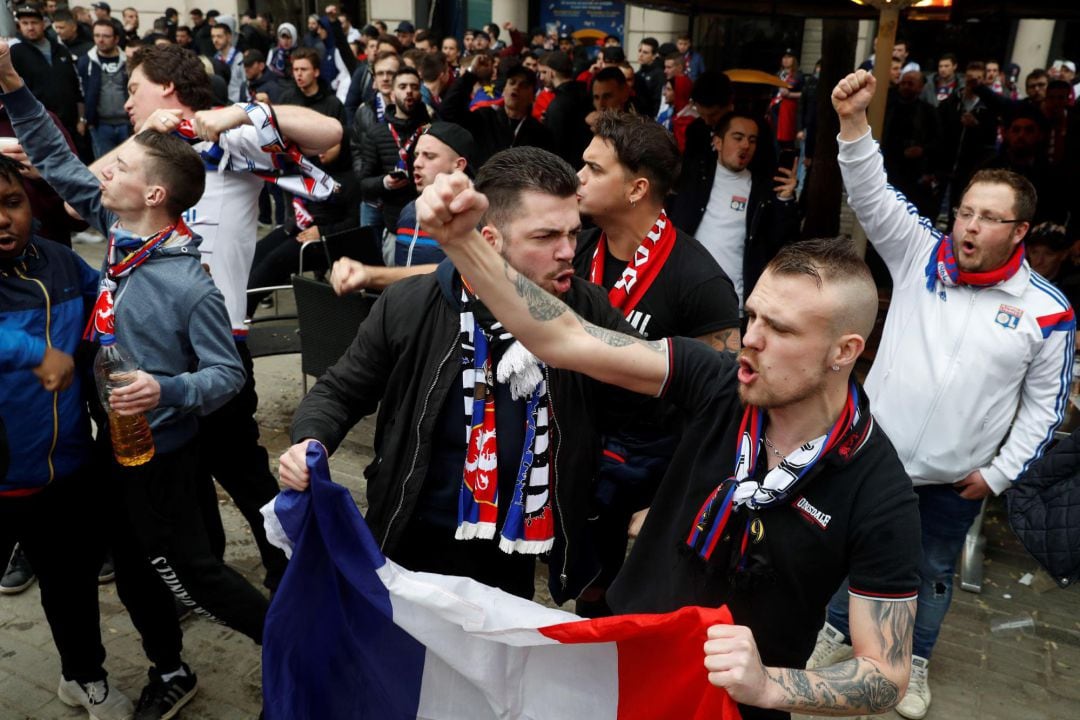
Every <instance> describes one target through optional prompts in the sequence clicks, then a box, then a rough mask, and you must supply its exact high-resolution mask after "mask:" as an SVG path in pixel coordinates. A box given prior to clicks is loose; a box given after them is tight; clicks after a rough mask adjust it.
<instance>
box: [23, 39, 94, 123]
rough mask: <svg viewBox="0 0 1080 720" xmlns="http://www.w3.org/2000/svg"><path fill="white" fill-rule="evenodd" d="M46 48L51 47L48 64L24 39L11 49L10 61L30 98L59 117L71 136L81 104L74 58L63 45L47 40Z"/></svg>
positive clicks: (77, 119) (39, 52)
mask: <svg viewBox="0 0 1080 720" xmlns="http://www.w3.org/2000/svg"><path fill="white" fill-rule="evenodd" d="M49 45H50V46H51V47H52V65H50V64H49V62H48V61H47V60H46V59H45V56H44V55H43V54H42V53H41V51H40V50H38V49H37V48H36V47H34V46H33V45H32V44H30V43H29V42H27V41H25V40H23V41H22V42H20V43H18V44H16V45H12V46H11V62H12V64H13V65H14V66H15V71H16V72H18V73H19V75H20V76H21V77H22V79H23V82H24V83H26V87H27V88H29V89H30V92H32V93H33V94H34V97H36V98H37V99H38V100H40V101H41V104H42V105H44V106H45V109H46V110H48V111H50V112H52V113H55V114H56V116H57V117H58V118H60V123H61V124H62V125H63V126H64V127H65V128H66V129H67V131H68V132H70V133H72V134H75V126H76V125H77V124H78V122H79V103H80V102H82V90H80V88H79V76H78V74H77V73H76V72H75V59H74V58H73V57H72V56H71V52H70V51H68V49H67V48H66V47H64V46H63V45H61V44H59V43H56V42H51V41H50V42H49Z"/></svg>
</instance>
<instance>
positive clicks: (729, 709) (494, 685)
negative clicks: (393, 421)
mask: <svg viewBox="0 0 1080 720" xmlns="http://www.w3.org/2000/svg"><path fill="white" fill-rule="evenodd" d="M307 462H308V468H309V469H310V471H311V490H310V492H305V493H296V492H293V491H291V490H287V491H284V492H283V493H282V494H281V495H279V496H278V497H277V498H276V499H275V500H274V501H273V502H272V503H270V504H268V505H267V506H266V507H265V508H264V509H263V514H264V515H265V516H266V519H267V529H268V531H269V532H270V534H271V536H272V537H275V536H276V537H277V541H278V542H282V543H283V544H287V543H291V544H292V549H293V554H292V560H291V562H290V563H289V568H288V571H287V572H286V573H285V577H284V579H283V581H282V583H281V587H280V588H279V589H278V592H277V594H276V595H275V597H274V601H273V603H272V604H271V606H270V612H269V614H268V615H267V618H266V629H265V633H264V640H263V695H264V701H265V702H264V708H265V715H266V718H267V719H268V720H277V719H280V720H306V719H311V720H337V719H338V718H342V719H344V718H349V719H352V718H357V719H359V718H371V719H374V720H398V719H404V718H432V719H434V718H438V719H440V720H458V719H460V720H487V719H488V718H490V719H492V720H494V719H496V718H498V719H500V720H504V719H505V720H518V719H529V720H540V719H543V718H550V719H551V720H556V719H557V720H566V719H568V718H585V719H586V720H608V719H610V720H644V719H645V718H679V719H680V720H683V719H686V720H691V719H698V718H700V719H702V720H704V719H705V718H710V719H711V720H729V719H732V718H734V719H737V718H738V717H739V713H738V709H737V706H736V704H735V702H734V701H733V700H732V699H731V698H730V697H729V696H728V695H727V693H726V692H724V691H723V690H720V689H718V688H715V687H713V686H712V685H710V684H709V683H708V680H707V676H706V671H705V669H704V667H703V664H702V663H703V657H704V653H703V649H702V645H703V644H704V642H705V633H706V629H707V628H708V627H709V626H710V625H714V624H718V623H730V622H731V616H730V614H729V613H728V610H727V608H720V609H706V608H699V607H693V608H684V609H682V610H680V611H678V612H675V613H670V614H667V615H624V616H621V617H613V618H602V619H598V620H582V619H580V618H578V617H577V616H576V615H572V614H570V613H567V612H563V611H561V610H556V609H552V608H547V607H544V606H542V605H538V604H536V603H533V602H529V601H527V600H522V599H521V598H518V597H515V596H513V595H509V594H507V593H505V592H502V591H501V590H497V589H495V588H491V587H488V586H486V585H482V584H480V583H478V582H476V581H474V580H471V579H468V578H461V577H451V576H447V575H436V574H431V573H419V572H412V571H409V570H405V569H404V568H402V567H400V566H399V565H396V564H395V563H394V562H392V561H390V560H388V559H387V558H386V557H384V556H383V555H382V553H381V552H380V551H379V548H378V545H377V543H376V542H375V539H374V537H373V536H372V534H371V532H370V531H369V530H368V528H367V525H365V524H364V520H363V518H362V517H361V515H360V512H359V510H358V509H357V507H356V504H355V502H354V501H353V499H352V497H351V496H350V494H349V492H348V490H346V489H345V488H344V487H341V486H339V485H336V484H334V483H333V482H332V481H331V480H330V472H329V467H328V465H327V461H326V455H325V453H324V451H323V449H322V448H321V446H319V445H318V443H311V444H310V445H309V447H308V451H307ZM282 533H283V534H284V536H285V537H287V540H283V538H282V537H281V534H282ZM468 542H483V541H480V540H476V541H468Z"/></svg>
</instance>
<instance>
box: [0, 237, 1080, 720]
mask: <svg viewBox="0 0 1080 720" xmlns="http://www.w3.org/2000/svg"><path fill="white" fill-rule="evenodd" d="M99 247H100V246H92V247H91V248H89V249H87V248H86V247H85V246H84V247H83V248H81V249H82V250H84V254H85V255H87V256H88V259H90V260H91V262H95V260H93V259H92V258H93V257H94V255H95V251H97V248H99ZM97 257H98V258H100V252H97ZM255 367H256V370H255V372H256V378H257V383H258V389H259V395H260V409H259V415H258V417H259V421H260V426H261V427H262V431H263V442H264V444H265V445H266V447H267V448H268V449H269V450H270V454H271V458H272V463H274V464H275V465H276V459H277V456H278V455H279V454H280V452H281V451H282V450H283V449H284V448H285V447H286V446H287V443H288V437H287V431H288V424H289V419H290V417H291V414H292V411H293V409H294V408H295V407H296V404H297V402H298V401H299V398H300V395H301V379H300V369H299V359H298V357H297V356H284V357H277V358H263V359H259V360H257V361H256V366H255ZM373 429H374V426H373V424H372V422H371V421H370V420H366V421H364V422H363V423H361V424H360V425H358V426H357V428H355V429H354V430H353V432H352V433H351V434H350V435H349V437H348V438H347V439H346V441H345V443H344V444H343V445H342V447H341V449H340V450H338V452H336V453H335V454H334V457H333V458H332V459H331V470H332V472H333V475H334V479H335V480H336V481H337V482H339V483H341V484H343V485H345V486H346V487H348V488H349V489H350V490H351V491H352V492H353V494H354V496H355V497H356V498H357V500H358V502H359V504H360V506H361V508H362V509H363V507H364V505H365V503H364V502H363V499H362V475H361V471H362V469H363V467H364V465H365V464H366V463H367V461H368V460H369V459H370V457H371V437H372V432H373ZM275 470H276V467H275ZM220 500H221V512H222V517H223V520H224V523H225V527H226V531H227V534H228V537H229V544H228V549H227V554H226V560H227V561H228V562H229V563H231V564H232V565H233V566H234V567H236V568H237V569H238V570H240V571H241V572H242V573H244V574H245V575H246V576H248V577H249V579H251V580H252V581H253V582H255V583H256V584H257V583H258V581H259V580H260V578H261V572H260V570H261V568H260V567H259V564H258V563H259V560H258V553H257V551H256V548H255V545H254V542H253V540H252V538H251V534H250V531H249V530H248V528H247V526H246V523H245V522H244V520H243V518H242V517H241V516H240V514H239V513H238V512H237V511H236V510H235V508H234V507H233V505H232V503H231V501H229V500H228V499H227V498H225V497H224V496H222V497H221V498H220ZM1001 508H1002V504H1001V503H1000V502H995V503H994V504H992V505H991V511H990V513H989V514H988V518H987V521H986V524H985V532H986V536H987V550H986V563H985V570H986V574H985V580H984V585H983V592H982V593H981V594H978V595H975V594H971V593H967V592H962V591H960V590H957V592H956V593H955V594H954V596H953V604H952V608H951V610H950V611H949V615H948V617H947V618H946V622H945V626H944V628H943V630H942V634H941V639H940V641H939V643H938V647H937V649H936V651H935V655H934V658H933V662H932V663H931V666H930V669H931V672H930V684H931V688H932V690H933V694H934V701H933V705H932V706H931V709H930V712H929V714H928V715H927V718H929V720H946V719H949V720H951V719H954V718H960V719H964V718H980V719H986V720H999V719H1000V720H1013V719H1020V718H1022V719H1024V720H1029V719H1030V720H1043V719H1046V720H1049V719H1051V718H1053V719H1060V720H1066V719H1070V720H1071V719H1072V718H1076V717H1078V716H1080V711H1078V710H1077V708H1080V704H1078V703H1080V613H1078V612H1077V609H1078V607H1080V598H1078V594H1077V591H1076V589H1075V588H1072V589H1069V590H1059V589H1057V588H1056V587H1048V586H1047V583H1049V580H1048V579H1047V578H1045V577H1044V576H1043V575H1041V574H1039V573H1036V567H1037V566H1036V563H1035V562H1034V561H1033V560H1031V559H1030V558H1029V557H1028V556H1027V555H1026V554H1025V553H1024V551H1023V549H1022V548H1021V547H1020V545H1019V543H1018V542H1017V540H1016V539H1015V537H1013V535H1012V533H1011V532H1010V531H1009V529H1008V527H1007V526H1006V524H1005V522H1004V518H1003V516H1002V513H1001ZM1026 573H1035V578H1034V582H1033V583H1032V584H1031V585H1030V586H1029V585H1023V584H1020V582H1019V580H1020V578H1021V577H1022V576H1024V575H1025V574H1026ZM545 582H546V579H545V578H538V582H537V587H538V599H539V600H540V601H542V602H548V603H550V598H549V597H548V596H547V595H546V592H543V585H544V583H545ZM100 598H101V615H102V633H103V637H104V641H105V646H106V649H107V651H108V660H107V661H106V667H107V669H108V671H109V673H110V678H111V682H112V683H113V685H114V686H115V687H118V688H120V689H121V690H122V691H124V692H125V693H127V694H128V695H130V696H132V697H133V698H134V696H137V694H138V692H139V691H140V689H141V687H142V686H143V684H144V683H145V679H146V665H147V664H146V660H145V657H144V655H143V653H142V650H141V647H140V645H139V639H138V635H137V633H135V631H134V629H133V627H132V625H131V622H130V620H129V619H128V615H127V613H126V612H125V611H124V609H123V607H122V605H121V604H120V602H119V599H118V598H117V595H116V589H115V586H114V585H112V584H109V585H105V586H102V588H101V594H100ZM39 600H40V597H39V592H38V589H37V585H36V584H35V585H34V586H33V587H32V588H31V589H30V590H28V591H27V592H25V593H23V594H22V595H18V596H14V597H0V720H23V719H24V718H32V719H33V720H52V719H54V718H57V719H59V718H84V717H86V713H85V712H84V711H82V710H81V709H72V708H68V707H67V706H65V705H64V704H63V703H61V702H60V701H59V700H58V699H57V697H56V684H57V681H58V678H59V673H60V668H59V662H58V659H57V656H56V650H55V648H54V646H53V644H52V638H51V636H50V634H49V628H48V625H47V624H46V622H45V619H44V616H43V614H42V612H41V606H40V603H39ZM1028 617H1030V618H1031V619H1032V620H1033V621H1034V627H1033V628H1031V629H1029V630H1027V631H1011V632H1006V633H993V632H991V629H990V627H991V624H992V623H995V622H997V621H1000V620H1003V619H1011V618H1028ZM184 641H185V652H184V656H185V659H186V660H187V661H188V662H189V663H190V664H191V666H192V667H193V668H194V669H195V671H196V672H197V673H198V675H199V684H200V687H199V693H198V695H197V696H196V697H195V699H194V700H193V701H192V702H191V703H190V704H189V705H188V706H187V707H186V708H185V709H184V710H183V712H182V713H181V715H180V717H181V718H183V719H184V720H239V719H249V718H255V717H256V716H257V715H258V712H259V709H260V673H261V667H260V656H259V648H257V647H256V646H254V645H253V644H252V643H251V642H250V641H249V640H248V639H247V638H245V637H243V636H241V635H239V634H237V633H234V632H232V631H230V630H227V629H225V628H223V627H221V626H219V625H216V624H213V623H211V622H208V621H205V620H202V619H198V618H194V617H192V618H190V619H188V620H185V621H184ZM885 717H898V716H896V715H893V714H889V715H886V716H885ZM663 720H667V719H666V718H665V719H663Z"/></svg>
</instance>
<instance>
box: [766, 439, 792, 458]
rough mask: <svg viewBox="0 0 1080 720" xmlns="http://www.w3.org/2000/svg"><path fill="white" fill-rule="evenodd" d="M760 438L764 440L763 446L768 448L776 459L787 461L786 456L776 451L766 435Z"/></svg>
mask: <svg viewBox="0 0 1080 720" xmlns="http://www.w3.org/2000/svg"><path fill="white" fill-rule="evenodd" d="M762 438H763V439H764V440H765V445H766V446H768V448H769V449H770V450H772V452H773V454H774V455H776V457H778V458H780V459H781V460H787V455H785V454H784V453H782V452H780V451H779V450H777V449H776V446H775V445H773V444H772V441H771V440H769V436H768V435H764V434H763V435H762Z"/></svg>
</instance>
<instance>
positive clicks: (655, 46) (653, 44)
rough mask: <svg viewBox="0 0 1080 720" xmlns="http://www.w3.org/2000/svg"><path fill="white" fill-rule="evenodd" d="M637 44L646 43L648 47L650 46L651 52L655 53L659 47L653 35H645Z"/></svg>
mask: <svg viewBox="0 0 1080 720" xmlns="http://www.w3.org/2000/svg"><path fill="white" fill-rule="evenodd" d="M638 45H648V46H649V47H650V48H652V51H653V54H656V51H657V50H659V49H660V43H659V42H657V40H656V38H654V37H647V38H645V39H643V40H642V41H641V42H640V43H638Z"/></svg>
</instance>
